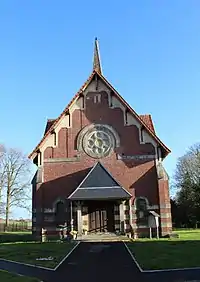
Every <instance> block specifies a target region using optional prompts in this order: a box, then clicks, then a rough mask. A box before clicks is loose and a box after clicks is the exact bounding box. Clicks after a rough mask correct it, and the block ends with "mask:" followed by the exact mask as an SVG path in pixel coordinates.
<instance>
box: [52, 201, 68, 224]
mask: <svg viewBox="0 0 200 282" xmlns="http://www.w3.org/2000/svg"><path fill="white" fill-rule="evenodd" d="M55 221H56V224H57V225H63V224H64V223H65V221H66V218H65V204H64V203H63V202H62V201H59V202H58V203H57V204H56V211H55Z"/></svg>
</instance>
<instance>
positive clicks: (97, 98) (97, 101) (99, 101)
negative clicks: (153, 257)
mask: <svg viewBox="0 0 200 282" xmlns="http://www.w3.org/2000/svg"><path fill="white" fill-rule="evenodd" d="M94 103H95V104H97V103H101V94H95V95H94Z"/></svg>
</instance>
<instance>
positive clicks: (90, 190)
mask: <svg viewBox="0 0 200 282" xmlns="http://www.w3.org/2000/svg"><path fill="white" fill-rule="evenodd" d="M130 197H131V194H130V193H129V192H128V191H126V190H125V189H124V188H123V187H122V186H121V185H120V184H119V183H118V182H117V181H116V180H115V179H114V177H113V176H112V175H111V174H110V172H108V170H107V169H106V168H105V167H104V166H103V165H102V164H101V163H100V162H97V163H96V164H95V165H94V166H93V167H92V168H91V170H90V171H89V173H88V174H87V175H86V176H85V178H84V179H83V180H82V182H81V183H80V184H79V186H78V187H77V188H76V190H74V192H72V194H71V195H70V196H69V197H68V198H69V199H71V200H90V199H93V200H94V199H97V200H102V199H129V198H130Z"/></svg>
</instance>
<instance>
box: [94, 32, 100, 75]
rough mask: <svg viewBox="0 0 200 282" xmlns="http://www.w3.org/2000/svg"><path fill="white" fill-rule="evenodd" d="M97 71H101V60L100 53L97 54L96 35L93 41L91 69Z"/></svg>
mask: <svg viewBox="0 0 200 282" xmlns="http://www.w3.org/2000/svg"><path fill="white" fill-rule="evenodd" d="M94 70H95V71H97V72H98V73H100V74H101V73H102V72H101V61H100V54H99V44H98V40H97V37H96V38H95V42H94V57H93V71H94Z"/></svg>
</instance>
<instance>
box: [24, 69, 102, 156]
mask: <svg viewBox="0 0 200 282" xmlns="http://www.w3.org/2000/svg"><path fill="white" fill-rule="evenodd" d="M95 73H96V72H95V71H93V72H92V73H91V75H90V76H89V77H88V79H87V80H86V82H85V83H84V84H83V85H82V87H81V88H80V89H79V91H78V92H77V93H76V95H74V97H73V99H72V100H71V101H70V103H69V104H68V105H67V107H66V108H65V109H64V111H63V112H62V113H61V114H60V115H59V117H58V118H57V119H55V122H54V123H53V124H52V125H51V127H50V128H49V129H48V130H47V132H46V133H45V135H44V136H43V138H42V139H41V141H40V142H39V144H38V145H37V146H36V147H35V149H34V150H33V151H32V152H31V153H30V154H29V156H28V158H29V159H31V158H32V156H33V155H34V153H35V152H36V151H37V150H38V148H39V147H40V146H41V145H42V142H43V141H44V140H45V139H46V137H47V136H48V135H49V134H50V132H51V131H52V129H53V127H54V126H55V125H56V124H57V123H58V121H59V120H60V119H61V117H62V116H63V115H64V114H65V112H67V110H68V109H69V107H70V106H71V105H72V103H73V102H74V101H75V100H76V98H77V97H78V96H79V95H80V93H81V92H82V91H84V89H85V88H86V87H87V85H88V84H89V83H90V81H91V80H92V78H93V76H94V74H95Z"/></svg>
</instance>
